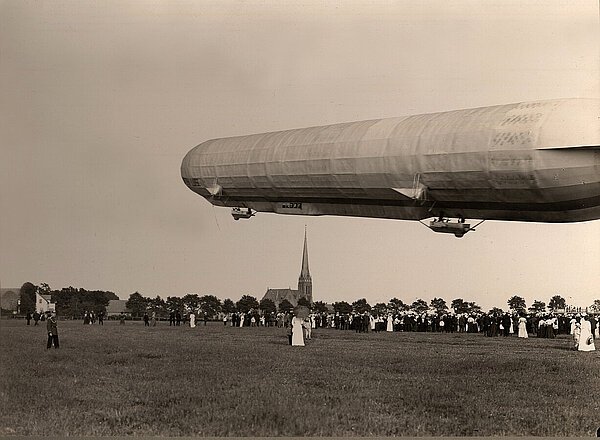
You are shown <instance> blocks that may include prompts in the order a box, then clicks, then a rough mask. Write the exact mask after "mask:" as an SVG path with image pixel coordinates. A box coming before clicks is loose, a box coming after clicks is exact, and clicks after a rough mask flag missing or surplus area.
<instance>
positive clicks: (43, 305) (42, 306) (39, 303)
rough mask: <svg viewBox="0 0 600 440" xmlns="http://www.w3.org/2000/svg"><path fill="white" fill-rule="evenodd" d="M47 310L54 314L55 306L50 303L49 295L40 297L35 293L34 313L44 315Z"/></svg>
mask: <svg viewBox="0 0 600 440" xmlns="http://www.w3.org/2000/svg"><path fill="white" fill-rule="evenodd" d="M48 310H50V311H52V312H56V304H54V303H53V302H52V297H51V296H50V295H41V294H40V293H38V292H36V293H35V311H36V312H38V313H45V312H47V311H48Z"/></svg>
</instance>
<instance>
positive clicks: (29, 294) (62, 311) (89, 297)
mask: <svg viewBox="0 0 600 440" xmlns="http://www.w3.org/2000/svg"><path fill="white" fill-rule="evenodd" d="M36 292H37V293H39V294H41V295H50V297H51V300H50V301H51V302H53V303H54V304H55V305H56V306H55V307H56V313H57V314H59V315H60V316H64V317H72V318H74V319H79V318H82V317H83V315H84V313H85V312H86V311H93V312H95V313H99V312H106V306H107V305H108V302H109V301H110V300H113V299H119V297H118V296H117V295H116V294H115V293H114V292H108V291H104V290H86V289H82V288H75V287H72V286H69V287H64V288H62V289H61V290H52V289H51V288H50V286H48V284H46V283H42V284H40V285H39V286H36V285H34V284H32V283H30V282H27V283H25V284H23V286H22V287H21V297H20V299H21V304H20V313H21V314H27V313H33V312H34V311H35V294H36Z"/></svg>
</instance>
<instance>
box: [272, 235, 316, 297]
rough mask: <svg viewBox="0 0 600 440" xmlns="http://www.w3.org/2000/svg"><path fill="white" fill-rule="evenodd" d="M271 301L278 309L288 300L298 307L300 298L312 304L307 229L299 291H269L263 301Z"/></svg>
mask: <svg viewBox="0 0 600 440" xmlns="http://www.w3.org/2000/svg"><path fill="white" fill-rule="evenodd" d="M267 298H268V299H270V300H271V301H273V302H274V303H275V305H276V306H277V307H279V304H280V303H281V302H282V301H283V300H284V299H287V300H288V301H289V302H290V303H291V304H292V305H293V306H296V305H298V300H299V299H300V298H306V299H307V300H308V302H309V303H311V304H312V302H313V297H312V278H311V276H310V271H309V270H308V244H307V241H306V228H305V229H304V250H303V251H302V269H301V270H300V276H299V277H298V290H294V289H289V288H288V289H267V293H265V296H263V298H262V299H267Z"/></svg>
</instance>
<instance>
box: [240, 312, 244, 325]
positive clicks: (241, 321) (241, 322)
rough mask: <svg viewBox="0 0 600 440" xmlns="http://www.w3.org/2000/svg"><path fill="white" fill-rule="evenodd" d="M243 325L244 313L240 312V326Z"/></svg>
mask: <svg viewBox="0 0 600 440" xmlns="http://www.w3.org/2000/svg"><path fill="white" fill-rule="evenodd" d="M243 326H244V314H243V313H242V315H241V316H240V327H243Z"/></svg>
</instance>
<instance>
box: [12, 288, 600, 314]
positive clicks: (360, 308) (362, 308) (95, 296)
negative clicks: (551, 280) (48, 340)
mask: <svg viewBox="0 0 600 440" xmlns="http://www.w3.org/2000/svg"><path fill="white" fill-rule="evenodd" d="M36 291H38V292H39V293H41V294H47V295H51V298H52V302H54V303H55V304H56V311H57V313H58V314H60V315H61V316H70V317H74V318H81V317H83V314H84V312H85V311H94V312H95V313H98V312H105V311H106V306H107V305H108V302H109V301H110V300H113V299H119V297H118V296H117V295H116V294H114V293H113V292H108V291H101V290H93V291H88V290H86V289H81V288H74V287H65V288H63V289H61V290H52V289H50V287H49V286H48V285H47V284H45V283H42V284H40V285H39V286H35V285H34V284H32V283H25V284H23V286H22V287H21V313H22V314H25V313H27V312H31V313H32V312H33V311H34V310H35V293H36ZM298 304H299V305H304V306H306V307H309V308H310V309H311V310H312V311H313V312H315V313H329V312H334V313H340V314H350V313H365V312H367V313H372V314H374V315H379V316H383V315H387V314H389V313H392V314H398V313H402V312H406V311H412V312H415V313H418V314H421V313H424V312H427V311H434V312H436V313H438V314H440V315H441V314H445V313H448V312H450V311H453V312H454V313H457V314H463V313H467V314H478V313H481V312H482V311H483V310H482V309H481V307H480V306H479V305H477V304H476V303H475V302H470V301H465V300H463V299H462V298H456V299H453V300H452V301H451V303H450V305H448V304H447V303H446V301H445V300H444V299H442V298H433V299H432V300H431V301H430V302H429V303H427V302H426V301H425V300H423V299H417V300H415V301H413V302H412V303H405V302H403V301H402V300H400V299H398V298H392V299H391V300H389V302H387V303H377V304H375V305H373V306H371V305H370V304H369V303H368V302H367V300H366V299H365V298H362V299H359V300H357V301H354V302H352V303H348V302H346V301H338V302H335V303H333V304H332V305H328V304H325V303H324V302H323V301H316V302H314V303H312V304H310V303H309V302H308V301H307V300H306V299H304V298H300V300H299V302H298ZM507 306H508V309H507V310H510V311H512V312H517V313H522V312H530V313H545V312H555V311H561V310H565V308H566V300H565V299H564V298H563V297H561V296H560V295H555V296H553V297H552V298H550V300H549V301H548V304H547V305H546V303H545V302H543V301H540V300H535V301H534V302H533V303H532V304H531V305H530V306H529V307H527V304H526V302H525V299H524V298H522V297H520V296H516V295H515V296H512V297H511V298H509V299H508V301H507ZM126 307H127V309H129V311H130V312H131V314H132V316H133V317H142V316H143V315H144V313H152V312H154V313H156V316H157V317H159V318H167V317H168V316H169V314H170V313H171V312H177V311H179V312H180V313H182V314H184V313H189V312H191V311H193V312H194V313H197V314H198V315H199V317H200V318H202V317H206V318H208V319H214V318H215V317H217V316H218V315H219V314H220V313H225V314H230V313H250V312H261V313H262V314H274V313H277V312H286V311H290V310H292V309H293V308H294V306H293V305H292V304H291V303H290V302H289V301H287V300H283V301H282V302H281V303H279V304H275V303H274V302H273V301H272V300H270V299H268V298H266V299H263V300H262V301H260V302H259V300H258V299H257V298H255V297H253V296H250V295H243V296H242V297H241V298H240V300H239V301H236V302H234V301H233V300H231V299H229V298H227V299H225V300H223V301H221V300H220V299H219V298H217V297H216V296H214V295H202V296H201V295H199V294H197V293H189V294H187V295H184V296H183V297H178V296H169V297H167V298H166V299H163V298H161V297H160V296H156V297H154V298H150V297H145V296H143V295H142V294H140V293H139V292H134V293H132V294H131V295H130V296H129V299H128V300H127V303H126ZM589 308H590V311H596V312H600V300H595V301H594V303H593V304H592V305H590V307H589ZM489 313H496V314H501V313H504V310H503V309H502V308H499V307H494V308H492V309H491V310H489Z"/></svg>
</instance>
